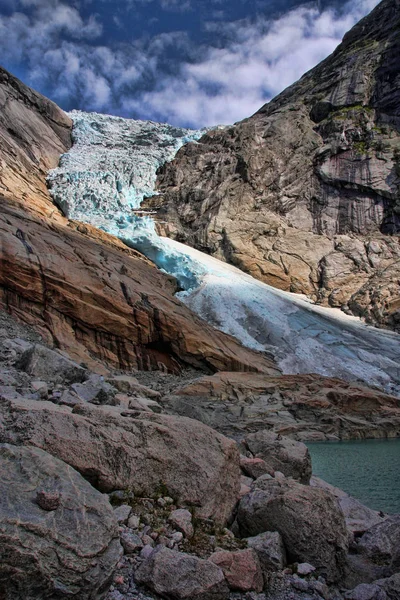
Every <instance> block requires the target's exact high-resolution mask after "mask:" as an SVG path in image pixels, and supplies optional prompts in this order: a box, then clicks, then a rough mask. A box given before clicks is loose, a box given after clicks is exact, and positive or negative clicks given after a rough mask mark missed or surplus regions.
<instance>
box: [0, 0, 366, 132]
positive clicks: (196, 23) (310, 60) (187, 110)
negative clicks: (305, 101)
mask: <svg viewBox="0 0 400 600" xmlns="http://www.w3.org/2000/svg"><path fill="white" fill-rule="evenodd" d="M376 4H378V0H314V1H311V2H306V3H304V2H301V1H299V0H72V1H69V2H68V1H66V0H0V56H1V64H2V66H4V67H5V68H6V69H8V70H10V71H11V72H12V73H14V74H15V75H17V76H18V77H20V78H21V79H22V80H23V81H24V82H26V83H27V84H29V85H31V86H32V87H34V88H35V89H37V90H39V91H40V92H42V93H43V94H45V95H47V96H48V97H50V98H51V99H52V100H54V101H55V102H57V103H58V104H59V105H60V106H61V107H62V108H64V109H65V110H71V109H73V108H79V109H81V110H87V111H93V110H94V111H98V112H106V113H110V114H115V115H121V116H125V117H131V118H140V119H152V120H157V121H167V122H170V123H173V124H176V125H184V126H191V127H202V126H205V125H215V124H218V123H226V124H228V123H233V122H235V121H238V120H240V119H243V118H245V117H247V116H250V115H251V114H252V113H254V112H255V111H256V110H257V109H258V108H260V106H262V105H263V104H264V103H265V102H267V101H268V100H270V99H271V98H272V97H273V96H275V95H276V94H277V93H279V92H280V91H281V90H282V89H284V88H285V87H287V86H288V85H290V84H291V83H292V82H293V81H295V80H296V79H298V78H299V77H300V76H301V75H302V74H303V73H304V72H305V71H307V70H308V69H310V68H311V67H313V66H314V65H315V64H317V63H318V62H319V61H320V60H322V59H323V58H325V57H326V56H327V55H328V54H330V53H331V52H332V51H333V50H334V48H335V47H336V46H337V44H338V43H339V42H340V40H341V38H342V37H343V35H344V33H345V32H346V31H347V30H348V29H350V27H352V26H353V25H354V24H355V23H356V22H357V21H358V20H359V19H360V18H361V17H363V16H364V15H365V14H367V13H368V12H369V11H370V10H371V9H372V8H373V7H374V6H376Z"/></svg>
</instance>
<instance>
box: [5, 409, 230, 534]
mask: <svg viewBox="0 0 400 600" xmlns="http://www.w3.org/2000/svg"><path fill="white" fill-rule="evenodd" d="M0 441H1V442H7V443H12V444H15V445H25V446H35V447H38V448H41V449H42V450H45V451H47V452H49V453H50V454H52V455H53V456H55V457H57V458H59V459H60V460H63V461H65V462H66V463H67V464H69V465H71V466H72V467H74V468H75V469H76V470H77V471H79V472H80V473H81V474H82V475H83V476H84V477H85V478H86V479H88V480H89V481H90V482H91V483H92V484H93V485H94V486H95V487H96V488H97V489H100V490H101V491H104V492H111V491H113V490H131V491H133V492H135V493H137V494H139V495H142V496H143V495H153V494H154V493H155V492H156V491H157V490H158V489H161V488H162V489H166V490H168V493H169V494H170V495H171V496H172V497H173V498H175V499H176V500H177V501H178V502H179V503H180V504H182V505H186V506H190V507H193V508H194V510H195V511H196V514H197V515H198V516H199V517H203V518H208V517H211V518H213V519H215V521H217V522H219V523H224V522H225V521H227V519H228V518H229V517H230V515H231V512H232V510H233V508H234V506H235V504H236V500H237V496H238V492H239V480H240V468H239V453H238V450H237V448H236V445H235V443H234V442H233V441H232V440H229V439H228V438H225V437H223V436H222V435H220V434H218V433H217V432H215V431H213V430H212V429H210V428H209V427H207V426H205V425H202V424H200V423H198V422H197V421H193V420H191V419H186V418H183V417H174V416H169V415H158V414H154V413H147V412H141V413H139V412H137V411H129V410H124V409H120V408H118V407H99V408H98V407H95V406H93V405H89V404H85V405H80V404H78V405H76V406H75V407H74V408H73V409H71V408H68V407H66V406H61V407H60V406H56V405H54V404H52V403H51V402H44V401H38V400H26V399H24V398H20V399H18V398H17V399H15V400H13V399H10V398H5V399H3V400H0Z"/></svg>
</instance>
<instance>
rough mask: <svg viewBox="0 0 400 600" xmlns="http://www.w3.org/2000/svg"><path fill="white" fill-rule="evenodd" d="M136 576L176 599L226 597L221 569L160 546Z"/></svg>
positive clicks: (195, 599)
mask: <svg viewBox="0 0 400 600" xmlns="http://www.w3.org/2000/svg"><path fill="white" fill-rule="evenodd" d="M135 580H136V581H137V582H138V583H142V584H144V585H146V586H147V587H149V588H150V589H151V590H152V591H153V592H156V593H157V594H160V595H161V596H166V597H167V598H168V597H171V598H175V599H176V600H227V598H228V596H229V589H228V586H227V584H226V581H225V577H224V574H223V572H222V570H221V569H220V568H219V567H218V566H217V565H215V564H214V563H212V562H211V561H209V560H202V559H201V558H197V556H191V555H189V554H184V553H182V552H176V551H174V550H169V549H168V548H165V547H164V546H158V547H157V548H156V549H155V550H154V551H153V552H152V553H151V554H150V556H148V558H146V559H145V560H144V562H143V563H142V564H141V565H140V567H139V568H138V569H137V570H136V572H135Z"/></svg>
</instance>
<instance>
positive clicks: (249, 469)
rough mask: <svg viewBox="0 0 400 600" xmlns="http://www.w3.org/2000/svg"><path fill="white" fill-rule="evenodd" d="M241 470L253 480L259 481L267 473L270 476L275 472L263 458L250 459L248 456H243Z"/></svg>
mask: <svg viewBox="0 0 400 600" xmlns="http://www.w3.org/2000/svg"><path fill="white" fill-rule="evenodd" d="M240 468H241V469H242V471H243V473H244V474H245V475H247V476H248V477H250V478H251V479H258V478H259V477H261V476H262V475H265V474H266V473H268V474H269V475H273V474H274V470H273V469H272V468H271V467H270V466H269V465H268V464H267V463H266V462H265V460H263V459H262V458H248V457H247V456H241V457H240Z"/></svg>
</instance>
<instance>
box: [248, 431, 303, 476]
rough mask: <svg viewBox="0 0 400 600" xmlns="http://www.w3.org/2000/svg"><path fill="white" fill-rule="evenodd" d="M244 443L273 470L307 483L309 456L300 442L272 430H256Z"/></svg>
mask: <svg viewBox="0 0 400 600" xmlns="http://www.w3.org/2000/svg"><path fill="white" fill-rule="evenodd" d="M245 443H246V445H247V447H248V449H249V450H250V452H251V453H252V454H253V455H254V456H255V457H256V458H262V459H263V460H264V461H265V462H266V464H267V465H268V466H269V467H270V468H271V469H273V470H275V471H281V473H283V474H284V475H286V477H293V479H297V480H298V481H300V482H301V483H309V481H310V477H311V471H312V469H311V457H310V453H309V451H308V448H307V446H306V445H305V444H303V443H302V442H296V441H295V440H292V439H289V438H286V437H283V436H281V435H279V434H277V433H274V432H273V431H267V430H262V431H257V432H256V433H250V434H248V435H247V436H246V440H245Z"/></svg>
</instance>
